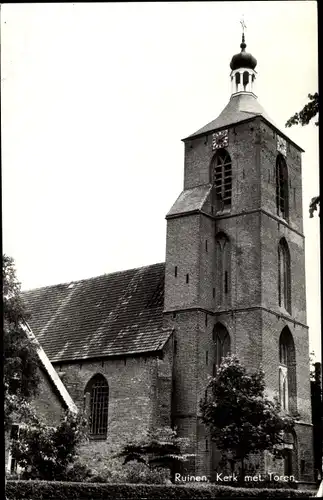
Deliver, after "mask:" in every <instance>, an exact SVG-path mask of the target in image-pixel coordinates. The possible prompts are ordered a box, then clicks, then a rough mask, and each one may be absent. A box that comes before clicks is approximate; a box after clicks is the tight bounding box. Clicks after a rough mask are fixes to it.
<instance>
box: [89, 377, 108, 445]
mask: <svg viewBox="0 0 323 500" xmlns="http://www.w3.org/2000/svg"><path fill="white" fill-rule="evenodd" d="M85 394H88V395H89V397H88V405H89V407H88V408H87V410H88V414H89V434H90V437H91V438H93V439H105V438H106V435H107V431H108V407H109V386H108V383H107V381H106V379H105V378H104V377H103V375H100V374H98V375H95V376H94V377H92V379H91V380H90V382H89V383H88V384H87V386H86V389H85Z"/></svg>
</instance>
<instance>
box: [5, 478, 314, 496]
mask: <svg viewBox="0 0 323 500" xmlns="http://www.w3.org/2000/svg"><path fill="white" fill-rule="evenodd" d="M312 494H313V492H310V491H300V490H286V489H284V490H281V489H272V490H270V489H258V488H253V489H249V488H231V487H229V486H213V485H204V486H203V487H197V486H194V485H190V484H189V485H185V486H184V485H183V486H182V485H169V486H168V485H167V486H166V485H148V484H97V483H94V484H91V483H70V482H60V481H51V482H50V481H33V480H30V481H8V482H7V486H6V496H7V499H8V500H57V499H58V498H59V499H60V500H79V499H82V500H107V499H115V500H125V499H129V500H142V499H144V498H149V499H151V500H165V499H170V500H173V499H174V500H175V499H176V500H181V499H183V500H184V499H185V500H190V499H192V500H195V499H201V500H202V499H211V498H213V499H214V498H218V497H227V498H230V497H242V498H243V497H244V498H250V497H258V498H259V497H260V498H286V497H289V498H291V497H294V498H310V497H311V495H312Z"/></svg>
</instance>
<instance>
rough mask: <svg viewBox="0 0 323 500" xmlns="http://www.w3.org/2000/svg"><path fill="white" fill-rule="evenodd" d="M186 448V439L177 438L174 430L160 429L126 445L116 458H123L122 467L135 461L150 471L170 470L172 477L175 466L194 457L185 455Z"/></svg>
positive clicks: (189, 454)
mask: <svg viewBox="0 0 323 500" xmlns="http://www.w3.org/2000/svg"><path fill="white" fill-rule="evenodd" d="M188 447H189V441H188V439H186V438H180V437H178V436H177V432H176V430H174V429H171V428H170V427H162V428H158V429H154V430H151V431H148V432H147V433H146V434H145V435H144V436H143V437H142V438H139V439H137V440H136V441H132V442H130V443H128V444H126V445H125V446H124V448H123V450H122V451H121V452H120V453H118V455H117V456H118V457H124V462H123V464H124V465H125V464H127V463H128V462H130V461H132V460H135V461H137V462H140V463H142V464H144V465H145V466H147V467H148V468H149V469H150V470H153V469H157V468H166V469H170V470H171V472H172V476H173V474H174V470H175V467H176V465H177V464H179V463H183V462H186V461H187V460H188V459H189V458H190V457H194V456H195V455H194V454H192V453H185V451H186V450H187V448H188Z"/></svg>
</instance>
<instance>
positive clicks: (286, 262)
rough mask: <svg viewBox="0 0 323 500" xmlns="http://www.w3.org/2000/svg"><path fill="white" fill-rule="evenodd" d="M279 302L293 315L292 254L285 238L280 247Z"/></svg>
mask: <svg viewBox="0 0 323 500" xmlns="http://www.w3.org/2000/svg"><path fill="white" fill-rule="evenodd" d="M278 302H279V306H280V307H284V309H286V311H287V312H289V313H291V273H290V253H289V248H288V245H287V241H286V240H285V238H282V239H281V240H280V242H279V245H278Z"/></svg>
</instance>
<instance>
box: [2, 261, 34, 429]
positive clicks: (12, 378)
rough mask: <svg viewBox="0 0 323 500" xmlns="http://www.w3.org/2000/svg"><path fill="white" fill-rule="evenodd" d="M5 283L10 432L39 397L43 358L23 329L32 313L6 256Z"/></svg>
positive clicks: (7, 421)
mask: <svg viewBox="0 0 323 500" xmlns="http://www.w3.org/2000/svg"><path fill="white" fill-rule="evenodd" d="M2 281H3V319H4V322H3V356H4V424H5V430H8V429H9V427H10V425H11V424H12V421H13V420H15V419H17V418H18V419H19V418H23V419H26V418H27V417H28V416H29V414H30V408H29V405H28V401H29V400H30V398H31V397H32V396H34V395H36V394H37V388H38V383H39V373H38V366H39V358H38V355H37V349H36V345H35V343H34V342H32V341H31V340H30V339H29V338H28V337H27V335H26V332H25V330H24V328H23V325H24V324H25V321H26V320H27V319H28V313H27V311H26V309H25V307H24V304H23V302H22V299H21V296H20V283H19V282H18V280H17V277H16V270H15V265H14V261H13V259H12V258H11V257H8V256H7V255H4V256H3V264H2ZM19 416H20V417H19Z"/></svg>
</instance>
